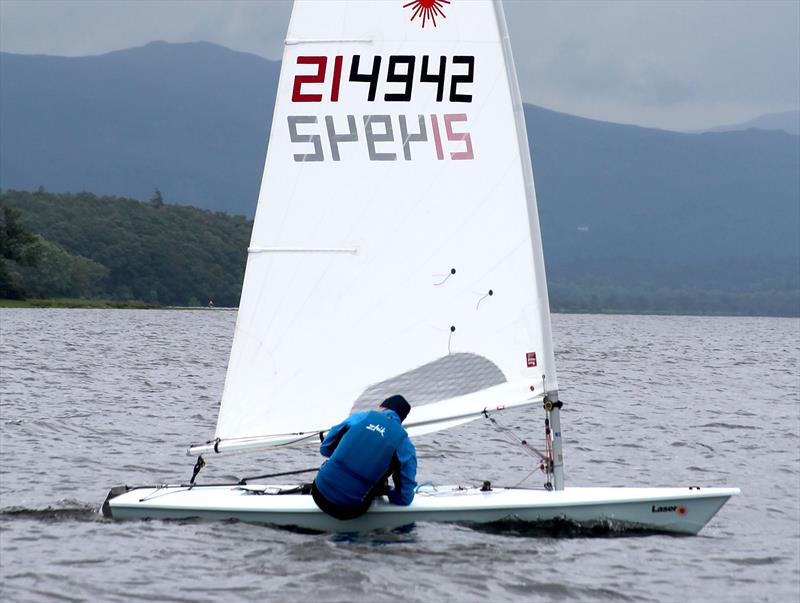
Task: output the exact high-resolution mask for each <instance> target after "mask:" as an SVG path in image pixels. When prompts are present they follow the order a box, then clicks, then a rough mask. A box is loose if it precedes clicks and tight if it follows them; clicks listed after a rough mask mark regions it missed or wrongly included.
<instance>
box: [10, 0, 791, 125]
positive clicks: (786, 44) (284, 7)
mask: <svg viewBox="0 0 800 603" xmlns="http://www.w3.org/2000/svg"><path fill="white" fill-rule="evenodd" d="M364 1H377V0H364ZM385 1H392V2H398V1H401V0H385ZM451 1H452V2H460V1H469V0H451ZM505 9H506V18H507V19H508V22H509V29H510V33H511V39H512V45H513V48H514V55H515V56H514V58H515V61H516V64H517V70H518V72H519V79H520V86H521V88H522V95H523V98H524V100H525V101H526V102H530V103H534V104H537V105H541V106H544V107H548V108H550V109H555V110H558V111H564V112H566V113H572V114H575V115H581V116H584V117H592V118H596V119H603V120H607V121H615V122H620V123H634V124H639V125H645V126H653V127H660V128H668V129H676V130H692V129H702V128H706V127H710V126H715V125H722V124H727V123H736V122H742V121H747V120H749V119H752V118H754V117H757V116H759V115H761V114H764V113H772V112H777V111H787V110H792V109H798V108H800V0H772V1H770V0H760V1H755V2H751V1H747V0H738V1H733V2H728V1H722V0H713V1H712V0H706V1H699V0H696V1H679V0H669V1H655V0H651V1H648V2H634V1H621V2H620V1H617V2H606V1H595V0H591V1H585V0H584V1H572V2H567V1H558V2H555V1H549V0H548V1H543V0H536V1H533V0H506V2H505ZM290 10H291V3H290V2H285V1H283V0H272V1H259V0H231V1H218V0H172V1H154V0H136V1H130V0H113V1H108V0H106V1H103V0H90V1H86V0H81V1H73V0H55V1H52V0H22V1H20V0H0V50H2V51H4V52H16V53H24V54H53V55H62V56H81V55H88V54H101V53H104V52H108V51H111V50H118V49H121V48H128V47H131V46H140V45H142V44H146V43H147V42H151V41H153V40H166V41H168V42H191V41H200V40H202V41H208V42H214V43H216V44H220V45H223V46H227V47H228V48H232V49H234V50H241V51H245V52H252V53H254V54H258V55H261V56H264V57H266V58H270V59H279V58H280V55H281V49H282V41H283V37H284V35H285V33H286V27H287V25H288V22H289V13H290Z"/></svg>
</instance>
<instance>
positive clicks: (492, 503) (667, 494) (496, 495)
mask: <svg viewBox="0 0 800 603" xmlns="http://www.w3.org/2000/svg"><path fill="white" fill-rule="evenodd" d="M281 488H282V487H281V486H258V485H248V486H195V487H193V488H191V489H190V488H189V487H187V486H161V487H141V488H135V489H131V490H128V491H125V492H123V493H122V494H117V491H116V489H115V490H114V491H112V492H111V493H109V498H108V499H107V500H106V503H105V504H104V505H103V512H104V513H105V514H106V515H108V516H110V517H113V518H114V519H185V518H191V517H199V518H203V519H214V520H223V519H238V520H241V521H247V522H254V523H266V524H273V525H279V526H296V527H299V528H304V529H310V530H319V531H325V532H361V531H369V530H376V529H391V528H397V527H400V526H404V525H408V524H410V523H413V522H418V521H441V522H474V523H488V522H495V521H501V520H521V521H530V522H546V521H552V520H567V521H572V522H576V523H578V524H581V525H593V524H599V523H604V524H610V525H611V526H612V527H614V528H617V527H619V528H620V529H625V528H633V529H643V530H653V531H659V532H676V533H682V534H697V532H699V531H700V530H701V529H702V528H703V526H705V525H706V523H708V521H709V520H710V519H711V518H712V517H713V516H714V515H715V514H716V512H717V511H718V510H719V509H720V508H721V507H722V505H724V504H725V502H726V501H727V500H728V499H729V498H730V497H731V496H735V495H737V494H739V489H738V488H702V489H698V488H693V489H689V488H566V489H565V490H562V491H554V492H548V491H543V490H521V489H501V488H498V489H495V490H491V491H488V492H482V491H481V490H479V489H477V488H470V489H459V488H457V487H455V486H446V487H443V488H437V489H436V490H434V489H424V490H422V491H420V492H419V493H417V495H416V497H415V498H414V502H413V503H412V504H411V505H410V506H408V507H400V506H396V505H392V504H389V503H388V502H387V501H386V500H385V499H379V500H376V501H375V503H373V505H372V507H371V509H370V510H369V512H368V513H367V514H366V515H364V516H362V517H359V518H358V519H354V520H350V521H339V520H337V519H333V518H332V517H330V516H328V515H326V514H325V513H323V512H322V511H320V510H319V509H318V508H317V506H316V505H315V504H314V501H313V499H312V498H311V496H309V495H302V494H271V493H273V492H277V491H279V490H280V489H281ZM283 488H287V487H286V486H284V487H283Z"/></svg>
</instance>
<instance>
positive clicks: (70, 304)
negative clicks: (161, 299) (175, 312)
mask: <svg viewBox="0 0 800 603" xmlns="http://www.w3.org/2000/svg"><path fill="white" fill-rule="evenodd" d="M0 308H97V309H109V308H114V309H121V310H158V309H163V308H164V306H159V305H158V304H147V303H145V302H142V301H118V300H112V299H58V298H57V299H0Z"/></svg>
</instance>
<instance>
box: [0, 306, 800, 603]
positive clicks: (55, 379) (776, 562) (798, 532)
mask: <svg viewBox="0 0 800 603" xmlns="http://www.w3.org/2000/svg"><path fill="white" fill-rule="evenodd" d="M235 318H236V315H235V312H232V311H178V310H171V311H153V310H151V311H132V310H108V311H106V310H33V309H32V310H7V309H0V401H1V404H2V406H0V429H1V430H2V431H1V432H0V600H2V601H10V602H27V601H131V600H147V601H187V602H188V601H191V602H196V601H209V602H214V603H218V602H219V601H243V602H244V601H247V602H251V601H256V600H267V601H294V600H298V599H305V598H307V597H311V598H312V599H313V600H315V601H353V600H363V601H482V602H485V601H598V600H609V601H616V600H622V601H704V602H706V601H742V602H751V601H778V602H782V601H797V600H798V599H800V502H799V501H800V320H797V319H770V318H699V317H655V316H589V315H581V316H577V315H555V316H553V329H554V339H555V344H556V348H557V352H556V360H557V364H558V369H559V383H560V385H561V397H562V399H563V400H564V401H565V404H566V406H565V409H564V411H563V413H562V427H563V434H564V446H565V463H566V479H567V482H568V484H571V485H609V486H616V485H630V486H673V485H699V486H738V487H740V488H741V489H742V495H741V496H739V497H737V498H733V499H731V500H730V501H729V502H728V504H727V505H725V506H724V507H723V508H722V510H721V511H720V513H719V514H718V515H717V516H716V517H715V518H714V519H713V520H712V521H711V522H710V523H709V525H708V526H706V528H705V529H704V530H703V531H702V532H701V533H700V535H699V536H695V537H675V536H663V535H635V536H631V535H629V536H624V535H591V534H586V533H579V532H575V531H572V532H570V531H569V530H564V531H563V532H562V533H556V532H553V531H549V530H526V529H525V528H524V527H523V526H508V527H507V528H505V529H497V530H477V529H472V528H470V527H466V526H462V525H449V524H425V523H420V524H417V525H416V526H414V527H413V528H411V529H409V530H405V531H395V532H386V533H373V534H364V535H359V536H352V535H351V536H343V535H338V536H337V535H330V534H322V535H318V534H317V535H314V534H302V533H297V532H293V531H288V530H283V529H276V528H272V527H267V526H255V525H249V524H244V523H237V522H225V523H212V522H201V521H194V520H191V521H169V522H165V521H134V522H119V523H118V522H113V521H109V520H105V519H103V518H102V517H101V516H100V515H99V513H98V509H99V507H100V504H101V503H102V501H103V499H104V497H105V495H106V491H107V489H108V488H109V487H110V486H113V485H116V484H121V483H127V484H130V485H140V484H151V483H161V482H173V483H174V482H180V481H186V480H188V478H189V476H190V475H191V469H192V464H193V459H190V458H189V457H187V456H185V445H187V444H189V443H194V442H200V441H205V440H207V439H209V438H210V437H212V435H213V432H214V425H215V422H216V414H217V405H218V400H219V398H220V394H221V392H222V385H223V380H224V376H225V366H226V363H227V360H228V350H229V347H230V340H231V337H232V334H233V327H234V321H235ZM542 415H543V412H542V411H541V410H540V409H536V410H531V411H525V412H520V413H517V414H513V415H508V416H507V417H501V419H500V420H501V422H503V423H504V424H505V425H506V426H508V427H512V428H515V429H520V430H522V431H520V432H519V433H524V434H525V435H526V436H527V437H529V438H530V439H531V441H532V442H533V443H534V444H535V445H536V443H539V444H540V443H541V442H542V437H543V435H542V432H543V416H542ZM417 449H418V453H419V457H420V469H419V475H418V481H420V482H424V481H428V480H430V481H433V482H434V483H439V484H443V483H454V482H456V483H461V484H479V483H481V482H482V481H483V480H484V479H489V480H491V481H492V482H493V483H494V484H497V485H515V484H517V483H518V482H520V481H521V480H524V479H525V478H526V476H528V475H529V473H530V472H531V470H532V469H533V462H534V461H533V460H532V459H531V457H529V456H527V455H525V454H523V452H522V451H521V450H519V449H516V448H514V447H513V446H512V445H511V444H509V443H507V441H506V439H505V438H504V437H503V434H502V433H500V432H498V431H497V430H496V429H495V428H493V427H492V426H491V425H490V424H488V422H486V421H479V422H474V423H472V424H469V425H466V426H463V427H460V428H456V429H452V430H449V431H446V432H440V433H438V434H435V435H432V436H427V437H423V438H419V439H418V440H417ZM318 462H319V457H318V456H317V454H316V452H315V451H314V450H313V449H311V448H309V449H296V450H294V451H293V452H292V451H280V452H276V453H272V454H268V455H263V453H262V455H261V456H245V457H239V456H235V457H225V458H216V459H212V462H211V463H210V464H209V466H208V467H207V468H206V469H204V470H203V473H202V474H201V478H202V479H201V481H203V480H206V481H211V480H212V479H219V478H225V479H230V478H231V477H232V476H238V477H241V476H243V475H254V474H259V473H266V472H269V471H273V470H275V471H281V470H287V469H296V468H305V467H309V466H314V465H315V464H317V463H318ZM541 482H542V476H541V474H540V473H539V472H538V471H536V472H534V473H533V474H532V475H530V476H529V477H528V478H527V479H526V480H525V481H524V482H523V484H524V485H530V486H538V485H540V484H541Z"/></svg>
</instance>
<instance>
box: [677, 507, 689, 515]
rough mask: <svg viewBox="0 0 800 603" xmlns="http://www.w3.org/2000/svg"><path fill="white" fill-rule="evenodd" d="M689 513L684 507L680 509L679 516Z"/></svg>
mask: <svg viewBox="0 0 800 603" xmlns="http://www.w3.org/2000/svg"><path fill="white" fill-rule="evenodd" d="M688 512H689V511H688V510H687V509H686V507H684V506H680V507H678V515H686V514H687V513H688Z"/></svg>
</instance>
